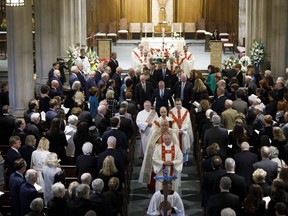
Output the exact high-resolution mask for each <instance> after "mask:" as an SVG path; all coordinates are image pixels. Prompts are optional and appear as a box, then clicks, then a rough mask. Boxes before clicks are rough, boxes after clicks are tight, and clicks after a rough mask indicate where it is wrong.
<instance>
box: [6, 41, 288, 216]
mask: <svg viewBox="0 0 288 216" xmlns="http://www.w3.org/2000/svg"><path fill="white" fill-rule="evenodd" d="M145 52H146V53H145ZM193 62H194V59H193V55H192V54H191V53H190V52H189V51H188V49H187V47H186V46H185V47H184V48H183V51H182V52H178V51H177V50H175V51H174V55H173V56H170V57H169V58H167V59H165V58H161V59H155V58H154V57H152V55H151V53H149V52H148V51H147V50H143V45H141V44H139V45H138V46H137V47H136V48H135V49H134V50H133V51H132V65H133V67H131V68H130V69H129V70H128V72H127V74H125V75H124V74H123V70H122V68H121V66H120V64H119V62H118V61H117V53H116V52H112V53H111V58H110V60H109V62H108V63H107V64H105V63H100V64H99V65H98V67H97V71H96V72H95V71H93V70H90V64H89V61H88V58H87V56H86V55H85V49H81V55H80V57H79V58H78V59H77V60H76V65H74V66H72V67H71V68H67V66H66V64H65V62H61V61H57V62H55V63H53V67H52V69H51V70H50V71H49V72H48V77H49V80H48V81H47V83H46V85H42V86H41V93H40V95H39V96H37V97H36V98H35V99H32V100H31V101H30V102H29V104H28V110H27V111H26V112H25V113H24V116H23V118H16V117H14V116H13V113H12V111H11V110H10V108H9V96H8V95H9V94H8V92H9V88H8V83H7V82H2V83H1V92H0V105H1V116H0V144H1V146H2V147H3V148H4V146H7V147H8V146H9V147H8V148H7V152H6V154H5V155H3V157H5V161H6V162H7V164H6V167H7V171H5V185H4V186H3V189H6V190H9V196H10V198H11V206H10V207H9V210H8V212H9V213H11V215H15V216H16V215H17V216H18V215H21V216H22V215H44V214H45V215H48V216H49V215H53V216H54V215H61V216H63V215H69V216H70V215H72V216H73V215H75V216H76V215H77V216H80V215H97V216H99V215H100V216H101V215H105V216H106V215H108V216H109V215H111V216H112V215H113V216H114V215H115V216H116V215H129V213H128V211H127V205H128V200H129V180H130V177H131V173H132V169H133V158H134V149H135V146H134V145H135V143H136V142H135V137H136V136H139V137H140V139H141V147H140V149H141V153H140V155H138V157H139V158H140V159H141V160H143V162H142V166H141V171H140V173H139V182H141V183H143V184H147V187H148V188H150V189H151V190H155V193H154V195H153V197H152V199H151V201H150V204H149V206H147V209H148V210H147V214H148V215H177V216H181V215H183V216H184V215H185V209H184V205H183V203H182V200H181V196H180V195H179V194H178V188H179V185H181V172H182V169H183V166H187V165H189V163H191V162H190V161H189V157H188V155H189V153H193V156H194V157H195V160H196V163H197V167H198V171H199V177H200V179H201V193H202V207H203V209H204V214H205V215H207V216H214V215H215V216H218V215H221V216H222V215H223V216H226V215H251V216H252V215H254V216H257V215H264V216H265V215H267V216H268V215H269V216H273V215H277V216H278V215H288V207H287V205H288V193H287V192H288V191H287V190H288V189H287V185H288V177H287V176H288V175H287V172H288V166H286V164H288V156H287V155H288V145H287V139H288V104H287V101H288V81H287V80H286V79H285V77H278V78H277V79H276V80H275V82H274V79H273V77H272V73H271V71H269V70H266V71H265V72H264V71H263V74H262V73H260V72H259V71H257V70H256V69H255V68H254V67H253V66H252V65H250V66H248V67H247V72H246V74H244V73H243V71H242V70H241V69H242V68H241V65H240V64H236V65H234V66H233V70H231V71H229V73H228V72H227V71H224V70H223V71H221V69H220V68H218V67H215V66H213V65H209V66H207V67H208V76H207V77H205V76H204V75H203V74H202V72H201V71H198V70H194V69H192V68H193ZM65 69H68V70H70V71H71V75H70V77H69V80H66V78H65V73H64V71H65ZM285 75H287V76H288V69H286V74H285ZM65 83H67V84H66V85H65ZM66 86H70V88H69V89H67V88H66ZM135 128H136V129H135ZM68 166H71V167H74V168H75V169H74V171H75V173H74V175H75V176H74V177H75V178H71V176H69V177H68V176H67V174H68V173H67V170H65V167H66V168H67V167H68ZM165 177H166V178H167V179H169V180H164V181H163V182H162V181H161V180H160V179H163V178H164V179H165ZM169 177H170V178H169ZM171 179H172V180H171ZM162 187H163V188H162ZM39 197H41V198H39ZM0 210H1V211H2V209H0ZM2 213H3V212H2ZM3 214H4V213H3Z"/></svg>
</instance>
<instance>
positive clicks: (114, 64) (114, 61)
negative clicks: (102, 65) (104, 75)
mask: <svg viewBox="0 0 288 216" xmlns="http://www.w3.org/2000/svg"><path fill="white" fill-rule="evenodd" d="M108 66H109V67H110V68H111V71H112V73H111V75H110V76H111V77H112V79H113V75H114V74H115V73H116V72H117V71H116V68H117V67H119V63H118V61H117V53H116V52H111V56H110V60H109V62H108Z"/></svg>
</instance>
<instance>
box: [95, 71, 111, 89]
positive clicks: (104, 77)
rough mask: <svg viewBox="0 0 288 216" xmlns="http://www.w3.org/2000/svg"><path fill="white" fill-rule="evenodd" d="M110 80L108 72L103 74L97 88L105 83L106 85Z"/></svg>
mask: <svg viewBox="0 0 288 216" xmlns="http://www.w3.org/2000/svg"><path fill="white" fill-rule="evenodd" d="M108 80H109V74H108V73H103V74H101V79H100V80H99V82H98V83H97V88H100V87H101V85H103V84H104V85H106V84H107V82H108Z"/></svg>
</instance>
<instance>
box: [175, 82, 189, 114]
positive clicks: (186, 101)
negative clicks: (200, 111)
mask: <svg viewBox="0 0 288 216" xmlns="http://www.w3.org/2000/svg"><path fill="white" fill-rule="evenodd" d="M181 85H182V82H181V81H178V82H176V84H175V86H174V88H173V90H172V94H174V98H175V99H176V98H180V97H181ZM183 97H184V98H183V100H182V105H183V107H185V108H186V109H188V110H189V111H190V108H191V104H190V103H189V102H190V101H192V100H193V98H192V97H193V84H192V83H191V82H189V81H187V82H186V84H185V87H184V94H183Z"/></svg>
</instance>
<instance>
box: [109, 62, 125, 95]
mask: <svg viewBox="0 0 288 216" xmlns="http://www.w3.org/2000/svg"><path fill="white" fill-rule="evenodd" d="M122 71H123V69H122V68H121V67H117V68H116V69H115V73H114V74H113V76H112V79H113V80H115V89H116V91H117V93H118V95H120V89H121V85H122V81H121V74H122Z"/></svg>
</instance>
